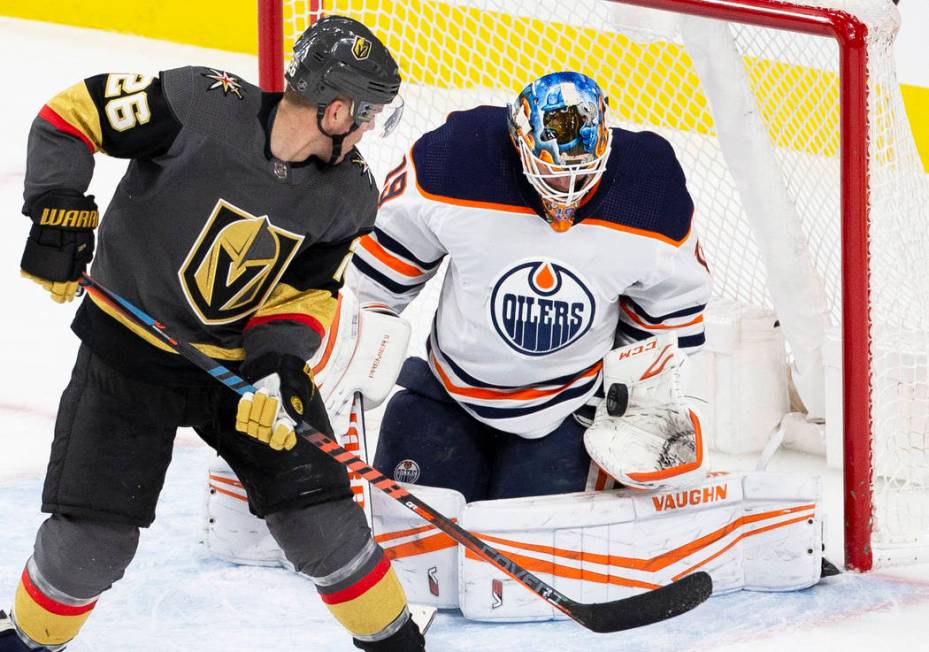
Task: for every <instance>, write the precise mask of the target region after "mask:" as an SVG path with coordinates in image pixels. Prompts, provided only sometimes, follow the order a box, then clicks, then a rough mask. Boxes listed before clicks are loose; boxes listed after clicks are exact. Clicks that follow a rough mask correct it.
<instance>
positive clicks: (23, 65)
mask: <svg viewBox="0 0 929 652" xmlns="http://www.w3.org/2000/svg"><path fill="white" fill-rule="evenodd" d="M0 62H2V63H0V66H2V69H0V80H2V82H3V84H4V88H5V89H6V91H5V92H4V94H3V100H2V103H0V118H2V120H0V143H2V145H0V206H2V207H3V208H4V212H5V214H6V217H5V218H4V219H5V220H6V221H5V222H4V225H5V229H6V230H5V232H4V237H3V238H0V290H2V297H3V303H4V305H5V306H6V307H5V309H4V310H3V314H2V316H0V363H2V367H0V369H2V373H0V607H6V606H8V605H9V604H10V603H11V602H12V598H13V591H14V589H15V586H16V582H17V579H18V576H19V574H20V572H21V571H22V565H23V563H24V561H25V560H26V558H27V557H28V555H29V552H30V550H31V546H32V541H33V537H34V534H35V530H36V528H37V527H38V525H39V523H41V521H42V518H43V516H42V515H41V514H40V513H39V501H40V494H41V478H42V474H43V472H44V464H45V460H46V457H47V454H48V446H49V442H50V441H51V433H52V427H53V421H54V412H55V409H56V406H57V402H58V398H59V395H60V392H61V390H62V389H63V387H64V385H65V384H66V382H67V379H68V374H69V372H70V369H71V364H72V362H73V357H74V352H75V351H76V348H77V340H76V338H75V337H74V336H73V335H72V334H71V333H70V331H69V329H68V324H69V322H70V319H71V316H72V315H73V312H74V308H73V306H59V305H56V304H54V303H52V302H51V301H50V300H49V299H48V298H47V297H46V296H44V294H43V293H42V291H41V290H39V289H38V288H37V286H33V285H32V284H30V283H29V282H27V281H24V280H21V279H20V278H19V272H18V263H19V258H20V255H21V253H22V243H23V241H24V238H25V235H26V232H27V230H28V221H27V220H26V219H25V218H23V217H22V216H20V215H19V211H20V207H21V203H22V198H21V194H22V178H23V174H24V167H25V143H26V134H27V131H28V128H29V124H30V122H31V120H32V118H33V116H34V115H35V113H36V112H37V111H38V109H39V108H40V106H41V105H42V103H43V102H44V101H45V100H46V99H47V98H48V97H50V96H51V95H52V94H54V93H55V92H56V91H58V90H61V89H62V88H65V87H67V86H69V85H71V84H72V83H74V82H76V81H78V80H79V79H81V78H83V77H86V76H89V75H92V74H95V73H99V72H106V71H111V72H148V73H153V72H156V71H157V70H160V69H164V68H170V67H173V66H179V65H185V64H189V63H198V64H206V65H211V66H214V67H217V68H220V69H224V70H229V71H234V72H236V73H238V74H240V75H242V76H244V77H245V78H247V79H255V78H256V74H255V71H256V70H257V64H256V62H255V59H254V58H252V57H247V56H242V55H233V54H229V53H223V52H217V51H211V50H203V49H198V48H193V47H187V46H180V45H172V44H165V43H161V42H157V41H151V40H146V39H140V38H135V37H127V36H119V35H113V34H107V33H103V32H96V31H91V30H81V29H75V28H67V27H59V26H51V25H44V24H41V23H33V22H29V21H20V20H12V19H0ZM124 167H125V163H124V162H122V161H117V160H109V159H106V158H105V157H98V159H97V173H96V176H95V178H94V182H93V185H92V192H94V193H95V194H96V195H97V201H98V203H99V204H100V205H101V208H102V207H103V206H104V205H105V204H106V202H107V200H108V199H109V197H110V195H111V194H112V190H113V188H114V187H115V184H116V181H117V180H118V178H119V176H120V175H121V173H122V170H123V168H124ZM211 455H212V453H211V451H210V450H209V449H207V448H206V447H204V446H203V445H202V444H200V443H199V441H198V440H197V439H196V437H195V436H194V435H192V434H191V433H190V432H184V431H182V433H181V435H180V437H179V438H178V444H177V447H176V450H175V457H174V463H173V465H172V467H171V469H170V471H169V473H168V478H167V482H166V486H165V490H164V492H163V494H162V500H161V502H160V504H159V509H158V520H157V521H156V523H155V525H154V526H153V527H152V528H151V529H149V530H147V531H145V532H144V533H143V536H142V543H141V546H140V549H139V553H138V556H137V558H136V560H135V562H134V563H133V565H132V566H131V567H130V568H129V571H128V572H127V574H126V577H125V579H124V580H122V581H121V582H119V583H117V584H116V586H115V587H114V588H113V589H112V590H111V591H109V592H108V593H106V594H105V595H104V596H103V597H102V598H101V600H100V602H99V606H98V607H97V609H96V610H95V611H94V614H93V616H92V618H91V619H90V620H89V621H88V623H87V625H86V627H85V628H84V631H83V632H82V634H81V637H80V638H79V639H78V640H77V641H75V643H74V644H73V645H72V646H70V647H69V652H71V651H73V652H90V651H106V652H109V651H114V650H119V651H121V652H122V651H131V652H156V651H157V652H164V651H171V650H184V651H193V650H196V651H200V652H214V651H215V652H239V651H240V652H246V651H248V652H253V651H258V650H288V649H300V650H312V651H314V652H315V651H319V652H329V651H333V652H337V651H339V650H343V651H347V650H353V649H354V648H353V647H352V646H351V644H350V642H349V639H348V636H347V635H346V634H345V633H344V632H343V631H342V630H341V628H340V627H339V626H338V625H337V624H336V623H335V621H334V620H332V619H331V618H330V617H329V615H328V612H327V611H326V610H325V608H324V606H323V604H322V603H321V602H320V600H319V598H318V597H317V596H316V593H315V590H314V589H313V586H312V585H311V584H310V583H309V582H308V581H306V580H303V579H301V578H300V577H298V576H296V575H293V574H291V573H288V572H286V571H284V570H282V569H272V568H249V567H236V566H233V565H230V564H226V563H223V562H219V561H216V560H214V559H211V558H209V557H208V556H207V554H206V550H205V548H204V546H203V545H202V544H201V543H200V541H201V533H202V521H201V519H202V506H203V490H204V485H205V482H206V469H207V466H208V464H209V461H210V457H211ZM776 461H777V460H776ZM780 463H781V464H782V465H784V466H790V464H792V462H791V461H790V460H781V461H780ZM781 468H782V470H783V467H781ZM831 480H832V481H835V480H836V478H832V479H831ZM831 519H833V520H841V516H840V515H836V514H833V515H831ZM927 637H929V568H927V567H925V566H923V567H912V568H906V569H903V570H900V571H896V572H894V573H893V574H890V573H873V574H869V575H865V576H860V575H854V574H851V575H843V576H840V577H837V578H832V579H830V580H828V581H827V582H824V583H823V584H821V585H819V586H817V587H815V588H813V589H811V590H807V591H801V592H796V593H790V594H761V593H748V592H742V593H737V594H734V595H729V596H723V597H717V598H712V599H711V600H710V601H708V602H707V603H706V604H704V605H703V606H701V607H700V608H698V609H697V610H696V611H694V612H692V613H691V614H688V615H685V616H683V617H681V618H678V619H676V620H673V621H668V622H666V623H661V624H657V625H652V626H650V627H646V628H642V629H640V630H635V631H630V632H625V633H620V634H613V635H598V634H592V633H590V632H587V631H585V630H583V629H581V628H580V627H579V626H577V625H575V624H574V623H571V622H553V623H541V624H539V623H536V624H523V625H491V624H482V623H474V622H468V621H465V620H464V619H463V618H461V616H460V615H458V614H457V613H451V612H444V613H441V614H440V615H439V616H438V617H437V619H436V622H435V624H434V625H433V628H432V630H430V633H429V637H428V642H429V649H430V650H431V651H432V652H445V651H455V650H469V651H471V650H475V651H493V652H507V651H513V652H515V651H517V650H518V651H520V652H524V651H529V652H536V651H547V650H552V651H554V650H559V651H560V650H564V651H573V650H577V651H581V650H584V651H587V650H623V651H624V652H636V651H643V652H645V651H648V652H663V651H666V650H667V651H669V652H670V651H672V650H673V651H674V652H687V651H697V650H700V651H704V652H705V651H709V650H726V651H737V650H751V651H753V652H755V651H758V652H761V651H768V650H771V651H773V650H777V651H779V652H782V651H784V650H790V651H791V652H803V651H806V650H810V651H813V650H815V651H817V652H822V651H824V650H833V649H839V650H843V652H850V651H854V650H877V649H881V648H890V647H893V648H896V649H912V650H921V649H926V646H927V644H926V639H927Z"/></svg>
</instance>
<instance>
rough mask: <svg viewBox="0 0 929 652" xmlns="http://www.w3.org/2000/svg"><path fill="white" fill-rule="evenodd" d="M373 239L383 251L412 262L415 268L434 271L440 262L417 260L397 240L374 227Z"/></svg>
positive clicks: (437, 260)
mask: <svg viewBox="0 0 929 652" xmlns="http://www.w3.org/2000/svg"><path fill="white" fill-rule="evenodd" d="M374 237H375V239H376V240H377V242H378V244H380V245H381V246H382V247H384V249H387V250H388V251H390V252H391V253H393V254H395V255H397V256H400V257H402V258H406V259H407V260H409V261H412V262H413V263H414V264H415V265H416V266H417V267H419V268H421V269H423V270H425V271H429V270H432V269H435V268H436V267H438V266H439V264H440V263H441V262H442V259H441V258H438V259H436V260H433V261H431V262H427V261H424V260H422V259H421V258H418V257H417V256H416V255H415V254H414V253H413V252H412V251H410V250H409V249H407V248H406V247H404V246H403V245H402V244H401V243H400V241H399V240H396V239H394V238H393V237H391V236H389V235H387V233H385V232H384V231H383V230H381V229H379V228H378V227H377V226H375V227H374Z"/></svg>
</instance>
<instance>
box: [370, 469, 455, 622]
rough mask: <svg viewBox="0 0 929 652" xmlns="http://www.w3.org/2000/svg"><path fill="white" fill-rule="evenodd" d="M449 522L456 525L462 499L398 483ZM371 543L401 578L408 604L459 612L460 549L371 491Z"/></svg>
mask: <svg viewBox="0 0 929 652" xmlns="http://www.w3.org/2000/svg"><path fill="white" fill-rule="evenodd" d="M397 484H399V485H401V486H402V487H404V488H405V489H406V490H407V491H409V492H410V493H411V494H413V495H414V496H416V497H417V498H419V499H420V500H422V501H423V502H425V503H428V504H429V505H430V506H432V507H433V508H435V510H436V511H437V512H439V513H441V514H443V515H445V516H446V517H448V518H449V519H453V520H458V519H459V518H460V515H461V512H462V510H463V509H464V506H465V500H464V496H462V495H461V493H459V492H458V491H455V490H454V489H443V488H440V487H428V486H424V485H418V484H417V485H411V484H406V483H403V482H399V483H397ZM372 506H373V509H374V540H375V541H377V542H378V543H379V544H380V545H381V547H382V548H383V549H384V552H385V553H386V554H387V557H388V558H389V559H390V560H391V562H390V563H391V567H392V568H393V569H394V572H395V573H396V574H397V577H399V578H400V583H401V584H402V585H403V589H404V591H406V595H407V599H408V600H409V601H410V602H411V603H415V604H420V605H427V606H432V607H439V608H454V607H457V606H458V544H457V543H455V541H454V540H452V539H451V538H450V537H449V536H448V535H447V534H445V533H444V532H442V531H440V530H438V529H437V528H436V527H435V526H433V525H430V524H429V523H428V522H426V521H424V520H423V519H422V518H421V517H419V516H417V515H416V514H414V513H413V512H411V511H410V510H409V509H407V508H406V507H404V506H403V505H401V504H400V503H398V502H397V501H396V500H394V499H393V498H390V497H389V496H387V495H386V494H384V493H382V492H380V491H375V492H374V495H373V496H372Z"/></svg>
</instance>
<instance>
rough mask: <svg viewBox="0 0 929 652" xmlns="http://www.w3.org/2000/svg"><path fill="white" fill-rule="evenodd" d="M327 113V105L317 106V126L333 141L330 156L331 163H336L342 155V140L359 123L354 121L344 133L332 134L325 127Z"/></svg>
mask: <svg viewBox="0 0 929 652" xmlns="http://www.w3.org/2000/svg"><path fill="white" fill-rule="evenodd" d="M325 114H326V107H325V106H317V107H316V126H317V127H318V128H319V131H320V132H321V133H322V134H323V135H324V136H328V137H329V139H330V140H331V141H332V155H331V156H330V157H329V165H335V162H336V161H338V160H339V157H340V156H341V155H342V141H343V140H345V137H346V136H348V135H349V134H350V133H352V132H353V131H355V130H356V129H357V128H358V123H357V122H353V123H352V126H351V127H349V129H348V131H346V132H345V133H344V134H330V133H329V132H328V131H326V130H325V129H323V116H324V115H325Z"/></svg>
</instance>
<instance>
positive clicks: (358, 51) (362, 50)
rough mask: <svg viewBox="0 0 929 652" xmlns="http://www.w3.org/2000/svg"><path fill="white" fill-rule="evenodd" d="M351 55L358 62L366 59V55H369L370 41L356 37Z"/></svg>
mask: <svg viewBox="0 0 929 652" xmlns="http://www.w3.org/2000/svg"><path fill="white" fill-rule="evenodd" d="M352 54H353V55H355V58H356V59H358V60H359V61H363V60H364V59H367V58H368V55H369V54H371V41H369V40H368V39H366V38H365V37H363V36H356V37H355V42H354V43H353V44H352Z"/></svg>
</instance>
